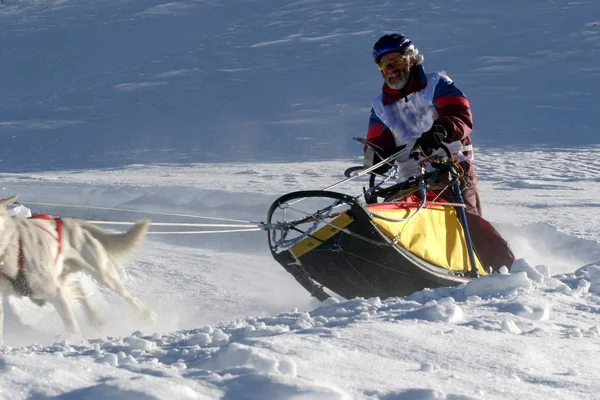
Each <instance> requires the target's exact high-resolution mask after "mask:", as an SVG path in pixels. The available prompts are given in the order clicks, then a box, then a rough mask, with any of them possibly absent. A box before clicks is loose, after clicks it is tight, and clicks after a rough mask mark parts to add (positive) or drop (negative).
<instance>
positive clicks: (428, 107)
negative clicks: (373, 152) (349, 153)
mask: <svg viewBox="0 0 600 400" xmlns="http://www.w3.org/2000/svg"><path fill="white" fill-rule="evenodd" d="M372 105H373V108H372V109H371V117H370V119H369V130H368V133H367V140H368V141H369V142H371V143H373V144H374V145H376V146H378V147H380V148H381V149H383V150H384V151H392V150H393V149H395V148H396V147H398V146H400V145H404V144H406V143H407V142H408V141H409V140H410V139H414V138H418V137H419V136H421V134H422V133H423V132H425V131H427V130H428V129H429V128H431V126H432V125H434V124H439V125H441V126H443V127H444V128H445V129H446V132H447V133H448V137H447V138H446V139H445V141H446V142H447V143H448V144H453V145H455V144H460V145H462V148H460V146H459V149H460V150H462V151H461V152H460V154H461V157H459V158H461V159H463V160H471V159H472V146H471V137H470V134H471V130H472V129H473V119H472V116H471V107H470V105H469V101H468V100H467V97H466V96H465V95H464V93H463V92H462V91H461V90H460V89H459V88H458V87H457V86H456V85H455V84H454V82H453V81H452V80H451V79H450V78H449V77H447V76H446V75H445V74H442V73H438V72H435V73H425V71H424V70H423V67H422V65H415V66H414V67H412V69H411V74H410V78H409V81H408V83H407V85H406V86H405V88H404V89H402V90H394V89H391V88H390V87H388V86H387V85H384V86H383V90H382V93H381V95H379V96H378V97H377V98H375V99H374V100H373V104H372ZM449 147H450V146H449ZM453 147H454V148H456V146H453Z"/></svg>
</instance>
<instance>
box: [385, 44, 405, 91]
mask: <svg viewBox="0 0 600 400" xmlns="http://www.w3.org/2000/svg"><path fill="white" fill-rule="evenodd" d="M377 66H378V67H379V69H380V70H381V75H382V76H383V79H384V80H385V83H386V84H387V85H388V86H389V87H391V88H392V89H396V90H400V89H402V88H404V86H406V84H407V83H408V78H409V76H410V58H409V57H408V56H405V55H402V54H400V53H387V54H384V55H383V56H382V57H381V59H380V60H379V63H378V64H377Z"/></svg>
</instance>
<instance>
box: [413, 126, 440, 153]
mask: <svg viewBox="0 0 600 400" xmlns="http://www.w3.org/2000/svg"><path fill="white" fill-rule="evenodd" d="M447 136H448V133H447V132H446V129H445V128H444V127H443V126H442V125H433V126H432V127H431V129H429V130H428V131H426V132H423V134H422V135H421V137H420V138H418V139H417V141H416V143H415V147H416V146H419V147H421V150H422V151H423V153H424V154H425V155H426V156H427V157H429V156H430V155H431V154H432V153H433V152H434V151H435V150H437V149H439V148H440V146H441V145H442V139H445V138H446V137H447Z"/></svg>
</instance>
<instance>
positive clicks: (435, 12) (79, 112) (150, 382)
mask: <svg viewBox="0 0 600 400" xmlns="http://www.w3.org/2000/svg"><path fill="white" fill-rule="evenodd" d="M596 9H597V5H596V4H595V2H594V1H579V2H569V1H567V0H552V1H549V2H545V3H544V4H541V3H539V4H538V2H524V1H515V0H508V1H505V2H504V3H503V4H502V5H495V4H494V3H493V2H489V3H486V4H481V2H477V1H474V0H462V1H458V0H448V1H445V2H439V3H435V2H429V3H423V2H413V3H403V4H402V5H399V4H398V3H397V2H380V1H379V2H374V1H368V0H342V1H338V2H335V3H328V2H318V1H283V2H282V1H275V0H259V1H252V2H249V1H241V0H223V1H192V0H181V1H176V2H168V3H165V2H161V1H158V0H150V1H144V2H142V1H137V0H129V1H113V2H93V1H90V0H63V1H55V0H53V1H50V0H35V1H34V0H5V4H3V5H0V27H1V28H2V29H0V43H1V45H0V46H1V48H0V54H2V58H1V59H2V68H0V88H1V90H0V141H1V142H2V146H0V164H1V165H2V172H1V173H0V196H2V197H8V196H11V195H13V194H16V193H18V194H19V196H20V201H21V202H22V203H23V204H24V205H25V206H27V207H29V208H31V209H32V210H33V211H34V212H36V213H49V214H52V215H57V216H74V217H80V218H85V219H88V220H104V221H117V222H130V221H134V220H136V219H138V218H147V217H149V218H151V219H152V221H153V222H154V223H159V222H164V223H167V222H168V223H182V224H183V223H215V224H218V223H222V224H227V223H240V222H239V221H242V222H243V223H247V224H248V226H256V224H257V223H258V222H260V221H263V220H264V219H265V217H266V212H267V210H268V207H269V206H270V204H271V202H272V201H273V200H275V199H276V198H277V197H279V196H280V195H282V194H284V193H287V192H291V191H295V190H303V189H322V188H325V187H327V186H329V185H332V184H334V183H336V182H339V181H341V180H343V171H344V170H345V169H346V168H348V167H350V166H354V165H357V164H360V163H361V159H360V157H359V156H360V153H361V146H360V145H359V144H357V143H356V142H354V141H352V140H351V138H352V137H353V136H362V135H363V134H364V129H365V127H366V122H367V121H366V120H367V118H368V111H369V107H370V101H371V99H372V98H373V97H374V96H375V95H376V94H377V91H378V90H379V87H380V84H381V82H380V77H379V76H378V72H377V69H376V68H375V67H374V66H373V64H372V60H371V59H370V48H371V45H372V43H373V42H374V41H375V40H376V39H377V37H378V36H379V35H380V34H382V33H384V32H389V31H396V30H401V31H403V32H404V33H406V34H408V35H409V36H411V37H412V38H414V40H415V42H416V44H417V46H418V47H419V48H420V50H421V52H422V53H423V54H424V55H425V67H426V68H427V69H428V70H431V71H433V70H435V69H440V70H442V69H443V70H446V71H447V72H448V74H449V75H450V76H451V77H452V78H453V79H454V80H455V81H456V82H457V84H458V85H459V86H460V87H461V89H463V90H464V91H465V92H466V93H467V95H468V96H469V98H470V100H471V103H472V106H473V112H474V117H475V123H476V130H475V131H474V133H473V135H474V136H473V137H474V140H475V146H476V150H477V152H476V166H477V170H478V174H479V179H480V185H481V189H480V190H481V196H482V200H483V211H484V215H485V216H486V218H488V219H489V220H490V221H491V222H492V223H493V224H494V225H495V226H496V227H497V228H498V229H499V230H500V232H501V233H502V234H503V235H504V236H505V237H506V238H507V240H508V241H509V242H510V244H511V246H512V248H513V250H514V251H515V253H516V254H517V256H518V257H520V259H519V260H518V261H517V263H516V264H515V265H514V266H513V269H512V271H511V273H507V272H506V271H505V273H504V274H498V275H492V276H484V277H481V278H478V279H477V280H475V281H472V282H469V283H468V284H465V285H462V286H458V287H452V288H438V289H425V290H422V291H420V292H417V293H414V294H412V295H410V296H407V297H403V298H389V299H383V298H370V299H362V298H357V299H342V298H333V299H330V300H328V301H326V302H323V303H319V302H318V301H317V300H315V299H313V298H311V297H310V296H309V294H308V293H307V292H306V291H305V290H304V289H303V288H302V287H300V285H298V284H297V283H296V281H295V280H294V278H293V277H292V276H291V275H289V274H288V273H287V272H286V271H284V270H283V268H281V267H280V266H279V265H278V264H277V263H276V262H275V261H274V260H273V259H272V257H271V255H270V254H269V251H268V248H267V240H266V234H265V233H264V232H256V231H252V232H250V231H249V232H236V233H219V234H199V233H194V234H164V233H157V232H165V231H168V230H173V231H180V230H190V231H199V230H200V229H199V228H197V227H183V226H182V227H166V226H160V225H154V226H152V227H151V232H150V235H149V236H148V238H147V240H146V241H145V243H144V245H143V247H142V248H141V249H140V250H139V251H138V252H137V253H136V257H135V259H134V260H132V261H131V262H128V263H126V264H125V265H123V266H122V268H123V269H122V271H121V274H122V277H123V279H124V281H125V283H126V285H127V286H128V287H129V288H130V289H131V291H132V292H133V293H135V294H136V295H138V296H139V297H140V298H141V299H142V301H143V302H144V303H146V304H148V305H149V306H151V307H152V308H153V309H154V310H155V311H156V312H157V315H158V316H157V321H156V322H155V323H154V324H151V323H148V322H145V321H142V320H139V319H138V318H136V317H135V315H134V312H133V311H132V310H131V309H130V308H129V307H128V306H127V305H126V304H125V303H124V302H123V301H122V300H121V299H120V298H117V296H115V295H114V294H112V293H111V292H109V291H107V290H106V289H104V288H102V287H99V286H98V285H96V283H95V282H94V281H93V280H92V279H91V278H89V277H87V276H85V275H83V276H82V277H81V279H82V281H83V284H84V286H85V287H86V288H87V289H88V291H89V292H90V293H92V299H91V300H92V302H93V304H94V305H95V306H96V307H97V308H98V310H99V312H100V314H101V315H102V317H103V318H104V319H105V322H106V324H105V326H104V327H103V328H102V330H100V331H98V330H96V329H95V328H93V327H92V326H90V325H88V324H87V323H86V321H85V320H84V319H83V315H82V310H80V309H79V308H78V306H75V312H76V315H77V317H78V322H80V324H81V328H82V333H83V337H82V338H81V340H72V341H68V340H66V339H65V337H66V335H65V332H64V328H63V326H62V324H61V322H60V320H59V318H58V316H57V314H56V313H55V312H54V310H53V309H52V308H51V307H50V306H44V307H43V308H39V307H38V306H37V305H35V304H34V303H32V302H31V301H29V300H27V299H14V298H11V299H10V300H9V301H6V302H5V304H4V307H5V312H6V321H5V326H4V338H5V341H4V346H2V347H0V399H11V400H13V399H14V400H18V399H46V398H57V399H83V398H85V399H92V400H94V399H105V398H115V399H127V400H130V399H295V400H300V399H368V400H375V399H378V400H391V399H394V400H395V399H402V400H405V399H453V400H456V399H507V398H509V399H522V398H527V399H544V400H545V399H548V398H561V399H571V398H573V399H581V398H595V397H597V393H598V392H599V391H600V383H598V379H597V374H596V371H597V370H598V369H599V367H600V365H599V364H600V361H598V357H595V350H596V347H597V346H598V345H599V344H600V337H599V336H600V314H599V313H598V310H599V309H600V297H599V296H600V218H599V217H598V212H597V210H598V205H599V203H598V200H597V193H599V192H600V187H599V185H600V180H599V179H598V172H599V171H600V161H598V160H600V142H599V141H598V135H597V133H596V126H597V124H596V121H595V119H594V116H595V115H594V111H595V110H597V109H598V107H599V106H600V104H599V103H598V102H599V100H598V96H596V95H595V94H596V92H597V85H596V83H595V82H597V78H598V76H599V74H600V69H599V68H598V66H597V65H598V61H599V60H600V28H599V27H600V25H599V23H598V22H597V21H598V20H597V17H595V15H596V14H597V10H596ZM398 27H401V29H399V28H398ZM365 183H366V182H365V181H364V180H361V181H359V182H358V183H357V182H347V183H344V184H343V185H341V186H339V187H336V189H335V190H338V191H341V192H344V193H359V192H360V191H361V190H362V185H364V184H365ZM119 210H126V211H119ZM201 217H204V218H221V219H222V220H214V219H204V218H201ZM227 220H233V221H237V222H233V221H229V222H228V221H227ZM109 227H110V228H112V229H121V228H123V229H124V227H122V226H109ZM211 229H213V228H206V230H211Z"/></svg>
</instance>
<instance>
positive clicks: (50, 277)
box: [0, 196, 155, 344]
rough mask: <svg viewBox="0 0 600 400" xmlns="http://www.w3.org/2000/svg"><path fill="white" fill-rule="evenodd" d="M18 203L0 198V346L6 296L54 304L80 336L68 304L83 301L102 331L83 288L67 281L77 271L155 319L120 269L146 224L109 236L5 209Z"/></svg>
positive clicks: (77, 223) (75, 223)
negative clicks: (120, 273)
mask: <svg viewBox="0 0 600 400" xmlns="http://www.w3.org/2000/svg"><path fill="white" fill-rule="evenodd" d="M16 198H17V196H13V197H11V198H8V199H0V344H1V343H2V328H3V327H2V325H3V320H4V312H3V307H2V297H3V296H9V295H16V296H28V297H30V298H31V300H33V301H34V302H36V303H38V304H40V305H42V304H44V303H45V302H48V303H50V304H52V305H53V306H54V308H55V309H56V311H57V312H58V314H59V315H60V317H61V319H62V321H63V323H64V325H65V327H66V329H67V331H68V333H70V334H73V335H80V331H79V326H78V325H77V321H76V320H75V316H74V314H73V310H72V309H71V306H70V304H69V301H70V300H71V299H74V298H76V299H79V300H80V301H81V302H82V304H83V308H84V310H85V312H86V315H87V317H88V319H89V320H90V322H92V323H93V324H94V325H96V326H100V325H101V324H102V321H101V319H100V318H99V316H98V315H97V313H96V312H95V311H94V310H93V308H92V307H91V304H90V302H89V300H88V297H87V294H86V292H85V289H84V288H83V286H82V285H81V283H80V282H79V281H72V282H71V281H70V280H69V277H70V276H71V275H72V274H74V273H76V272H79V271H84V272H86V273H88V274H89V275H91V276H92V277H94V278H95V279H96V281H97V282H98V283H99V284H101V285H103V286H105V287H107V288H108V289H110V290H112V291H113V292H115V293H117V294H118V295H120V296H121V297H123V298H124V299H125V300H126V301H127V302H128V303H129V304H131V305H132V306H133V307H135V308H136V309H137V310H139V311H140V312H141V313H142V315H143V316H144V317H145V318H147V319H149V320H154V319H155V314H154V312H153V311H152V310H150V309H148V308H147V307H146V306H145V305H144V304H142V302H141V301H140V300H139V299H138V298H137V297H135V296H133V295H132V294H131V293H130V292H129V290H127V288H126V287H125V285H124V284H123V282H121V280H120V278H119V274H118V271H117V265H116V263H118V262H120V261H123V260H124V259H125V258H126V257H127V256H129V255H131V253H132V252H133V250H134V249H135V248H136V247H138V246H139V245H140V244H141V243H142V241H143V239H144V236H145V234H146V231H147V230H148V225H149V221H148V220H140V221H138V222H136V224H135V225H134V226H133V227H132V228H131V229H129V231H127V232H125V233H111V232H108V231H106V230H104V229H101V228H99V227H97V226H95V225H93V224H91V223H89V222H86V221H83V220H80V219H73V218H52V217H49V216H41V217H38V218H36V217H34V218H22V217H11V216H9V214H8V212H7V210H6V205H7V204H11V203H13V202H14V201H15V200H16Z"/></svg>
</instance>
